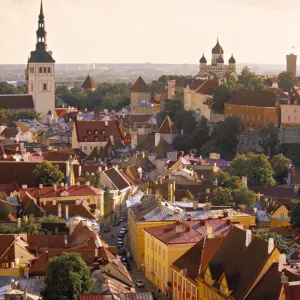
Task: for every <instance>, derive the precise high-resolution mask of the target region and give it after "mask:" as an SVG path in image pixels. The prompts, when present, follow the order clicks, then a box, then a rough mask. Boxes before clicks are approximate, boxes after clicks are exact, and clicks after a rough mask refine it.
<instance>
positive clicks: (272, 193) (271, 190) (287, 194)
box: [249, 186, 300, 199]
mask: <svg viewBox="0 0 300 300" xmlns="http://www.w3.org/2000/svg"><path fill="white" fill-rule="evenodd" d="M249 189H250V190H252V191H254V192H255V193H261V194H262V195H264V196H265V197H272V198H275V199H300V196H299V193H298V192H295V191H294V188H292V187H291V188H290V187H265V186H251V187H249Z"/></svg>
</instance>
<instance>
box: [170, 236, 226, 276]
mask: <svg viewBox="0 0 300 300" xmlns="http://www.w3.org/2000/svg"><path fill="white" fill-rule="evenodd" d="M222 240H223V237H215V238H207V237H205V238H204V239H202V240H201V241H200V242H198V243H197V244H195V245H194V246H193V247H192V248H191V249H190V250H188V251H187V252H186V253H184V254H183V255H182V256H181V257H179V258H178V259H177V260H176V261H175V262H174V263H173V265H172V267H175V269H177V270H178V271H181V270H184V269H186V270H187V276H188V277H189V278H190V279H192V280H195V281H196V279H197V278H198V275H199V274H200V271H201V270H203V269H204V267H206V265H207V263H208V262H209V260H210V259H211V258H212V256H213V255H214V254H215V252H216V250H217V249H218V247H219V245H220V244H221V242H222Z"/></svg>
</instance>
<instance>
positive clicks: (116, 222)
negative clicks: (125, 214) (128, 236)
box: [113, 220, 121, 226]
mask: <svg viewBox="0 0 300 300" xmlns="http://www.w3.org/2000/svg"><path fill="white" fill-rule="evenodd" d="M120 224H121V222H120V220H115V221H114V223H113V225H114V226H119V225H120Z"/></svg>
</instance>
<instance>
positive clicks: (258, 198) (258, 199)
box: [257, 192, 260, 202]
mask: <svg viewBox="0 0 300 300" xmlns="http://www.w3.org/2000/svg"><path fill="white" fill-rule="evenodd" d="M257 201H258V202H260V193H259V192H258V193H257Z"/></svg>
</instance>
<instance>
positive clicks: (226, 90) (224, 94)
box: [213, 80, 237, 114]
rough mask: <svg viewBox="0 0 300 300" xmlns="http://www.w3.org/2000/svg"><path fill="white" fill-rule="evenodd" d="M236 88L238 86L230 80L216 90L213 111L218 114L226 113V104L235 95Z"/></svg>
mask: <svg viewBox="0 0 300 300" xmlns="http://www.w3.org/2000/svg"><path fill="white" fill-rule="evenodd" d="M236 88H237V86H236V84H235V82H234V81H232V80H229V81H227V82H226V83H225V84H222V85H220V86H218V87H217V88H216V89H215V91H214V97H213V110H214V111H215V112H216V113H220V114H221V113H224V103H226V102H227V101H228V100H229V98H230V97H231V96H232V95H233V94H234V93H235V91H236Z"/></svg>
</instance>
